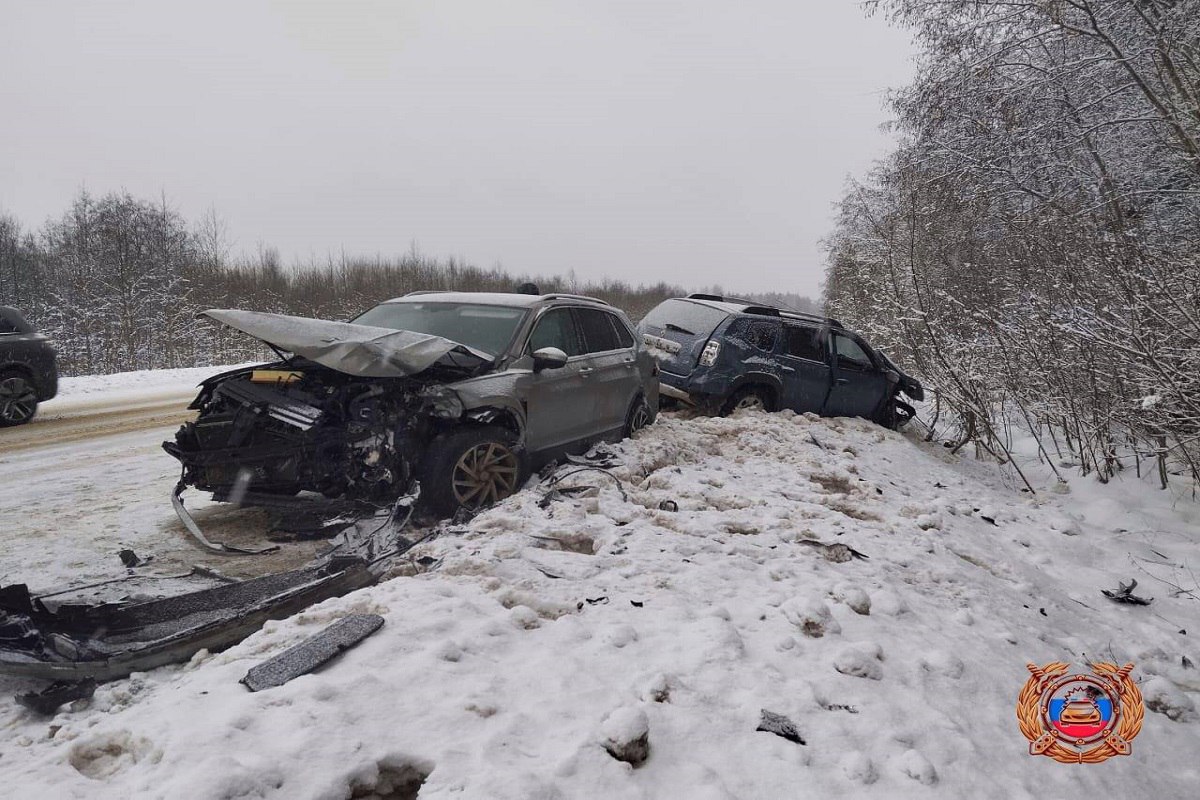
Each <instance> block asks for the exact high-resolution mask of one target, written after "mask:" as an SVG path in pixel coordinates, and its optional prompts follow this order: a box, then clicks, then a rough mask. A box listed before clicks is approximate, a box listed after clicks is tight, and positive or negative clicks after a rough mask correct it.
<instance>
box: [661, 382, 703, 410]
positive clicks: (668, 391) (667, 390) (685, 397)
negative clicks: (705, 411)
mask: <svg viewBox="0 0 1200 800" xmlns="http://www.w3.org/2000/svg"><path fill="white" fill-rule="evenodd" d="M658 393H659V394H660V395H662V396H663V397H670V398H672V399H674V400H679V401H681V402H684V403H689V404H691V405H695V404H694V403H692V396H691V395H689V394H688V393H687V392H685V391H683V390H682V389H676V388H675V387H674V386H672V385H671V384H669V383H664V382H663V381H662V380H661V379H660V381H659V384H658Z"/></svg>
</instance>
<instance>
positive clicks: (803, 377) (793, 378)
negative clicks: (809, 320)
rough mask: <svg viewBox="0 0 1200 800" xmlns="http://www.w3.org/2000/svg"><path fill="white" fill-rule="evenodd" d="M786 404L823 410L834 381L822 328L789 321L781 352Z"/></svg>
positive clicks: (780, 360)
mask: <svg viewBox="0 0 1200 800" xmlns="http://www.w3.org/2000/svg"><path fill="white" fill-rule="evenodd" d="M779 369H780V372H781V375H780V377H781V378H782V381H783V407H784V408H790V409H792V410H793V411H799V412H805V411H811V412H813V413H814V414H819V413H821V409H823V408H824V407H825V401H826V399H827V398H828V397H829V387H830V385H831V383H832V377H831V370H830V367H829V359H828V358H827V353H826V349H825V342H824V340H823V339H822V337H821V331H820V329H818V328H816V327H813V326H810V325H800V324H796V323H791V322H789V323H785V324H784V326H783V341H782V342H781V344H780V353H779Z"/></svg>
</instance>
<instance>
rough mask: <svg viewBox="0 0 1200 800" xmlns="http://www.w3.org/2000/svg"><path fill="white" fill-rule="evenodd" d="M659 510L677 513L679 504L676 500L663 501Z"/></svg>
mask: <svg viewBox="0 0 1200 800" xmlns="http://www.w3.org/2000/svg"><path fill="white" fill-rule="evenodd" d="M658 510H659V511H671V512H675V511H678V510H679V503H676V502H675V501H674V500H663V501H662V502H661V503H659V504H658Z"/></svg>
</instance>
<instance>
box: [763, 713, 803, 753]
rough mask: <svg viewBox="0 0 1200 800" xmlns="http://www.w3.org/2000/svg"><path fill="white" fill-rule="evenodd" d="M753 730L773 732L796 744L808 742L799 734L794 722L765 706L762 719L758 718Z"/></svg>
mask: <svg viewBox="0 0 1200 800" xmlns="http://www.w3.org/2000/svg"><path fill="white" fill-rule="evenodd" d="M754 730H756V731H763V732H764V733H773V734H775V735H776V736H782V737H783V738H784V739H787V740H788V741H789V742H795V743H796V744H802V745H807V744H808V742H806V741H804V737H803V736H801V735H800V731H799V730H798V729H797V728H796V723H794V722H792V721H791V720H790V719H788V718H787V717H785V716H784V715H783V714H776V713H774V712H772V711H767V710H766V709H765V708H764V709H762V719H761V720H759V723H758V727H757V728H755V729H754Z"/></svg>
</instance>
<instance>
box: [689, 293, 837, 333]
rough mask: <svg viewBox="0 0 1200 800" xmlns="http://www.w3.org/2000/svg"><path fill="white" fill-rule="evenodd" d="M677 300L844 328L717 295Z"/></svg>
mask: <svg viewBox="0 0 1200 800" xmlns="http://www.w3.org/2000/svg"><path fill="white" fill-rule="evenodd" d="M675 299H677V300H687V301H688V302H689V303H696V304H698V305H702V306H708V307H709V308H715V309H718V310H720V311H724V312H726V313H727V314H749V315H751V316H758V317H780V318H782V319H791V320H796V321H797V322H809V323H820V324H824V325H829V326H830V327H833V328H841V327H844V326H843V325H842V323H841V322H838V321H837V320H836V319H833V318H832V317H825V316H822V315H820V314H809V313H807V312H804V311H792V310H790V309H786V308H779V307H777V306H773V305H770V304H768V303H758V302H755V301H753V300H742V299H739V298H733V297H718V296H717V295H708V294H690V295H688V296H687V297H677V298H675Z"/></svg>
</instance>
